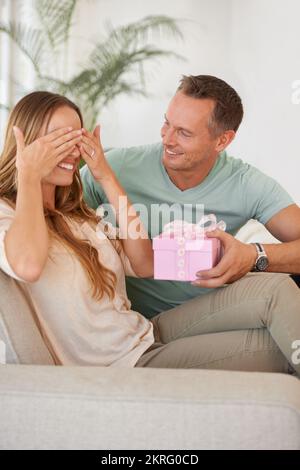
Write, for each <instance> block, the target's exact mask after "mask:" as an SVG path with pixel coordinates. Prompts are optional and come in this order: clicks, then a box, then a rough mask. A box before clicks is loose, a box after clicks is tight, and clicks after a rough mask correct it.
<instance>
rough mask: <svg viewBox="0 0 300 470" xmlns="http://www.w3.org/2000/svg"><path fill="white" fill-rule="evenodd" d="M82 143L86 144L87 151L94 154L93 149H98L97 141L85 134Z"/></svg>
mask: <svg viewBox="0 0 300 470" xmlns="http://www.w3.org/2000/svg"><path fill="white" fill-rule="evenodd" d="M82 143H83V144H84V145H85V146H86V147H85V148H86V150H87V152H88V153H89V154H90V155H92V154H93V151H96V147H97V145H96V143H95V142H94V141H93V140H92V139H90V138H89V137H85V136H84V135H83V136H82Z"/></svg>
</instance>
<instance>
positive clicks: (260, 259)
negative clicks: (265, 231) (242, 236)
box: [252, 243, 269, 272]
mask: <svg viewBox="0 0 300 470" xmlns="http://www.w3.org/2000/svg"><path fill="white" fill-rule="evenodd" d="M252 245H254V246H255V248H256V251H257V258H256V261H255V263H254V266H253V268H252V271H256V272H257V271H265V270H266V269H267V267H268V266H269V260H268V257H267V254H266V252H265V250H264V249H263V246H262V245H261V244H260V243H252Z"/></svg>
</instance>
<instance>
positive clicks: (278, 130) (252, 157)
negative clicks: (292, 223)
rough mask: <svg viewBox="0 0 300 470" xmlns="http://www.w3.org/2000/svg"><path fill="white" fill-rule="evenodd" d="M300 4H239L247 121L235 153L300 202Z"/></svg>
mask: <svg viewBox="0 0 300 470" xmlns="http://www.w3.org/2000/svg"><path fill="white" fill-rule="evenodd" d="M299 19H300V2H299V0H285V1H281V0H250V1H244V0H242V1H241V0H233V2H232V23H231V24H232V29H231V30H232V34H231V43H230V46H229V49H230V51H231V63H232V74H233V76H234V77H238V83H239V89H240V91H241V95H242V97H243V101H244V105H245V111H246V115H245V120H244V123H243V125H242V127H241V131H240V133H239V135H238V137H237V138H236V141H235V142H234V143H233V144H232V147H231V149H230V150H231V151H232V153H233V154H234V155H239V156H241V157H242V158H244V159H245V160H247V161H248V162H250V163H252V164H254V165H256V166H257V167H259V168H260V169H262V170H263V171H265V172H266V173H268V174H269V175H271V176H273V177H274V178H275V179H277V180H278V181H279V182H280V183H281V184H282V185H283V186H284V187H285V188H286V189H288V191H289V192H290V194H291V195H292V196H293V197H294V198H295V200H296V202H297V203H298V204H299V203H300V184H299V174H300V171H299V170H300V152H299V136H300V104H298V105H297V104H293V103H292V99H291V98H292V92H293V90H292V83H293V82H294V81H295V80H297V79H298V80H299V79H300V60H299V58H300V29H299Z"/></svg>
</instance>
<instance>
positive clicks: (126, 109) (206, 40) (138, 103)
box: [69, 0, 231, 146]
mask: <svg viewBox="0 0 300 470" xmlns="http://www.w3.org/2000/svg"><path fill="white" fill-rule="evenodd" d="M86 3H88V4H89V7H90V8H88V9H87V8H86ZM230 9H231V0H209V1H208V0H185V1H182V0H152V1H151V2H147V1H145V0H144V1H141V0H126V1H120V0H106V1H103V0H96V1H95V2H93V1H91V2H82V8H81V9H80V10H79V11H78V12H77V17H76V21H77V23H76V24H77V26H76V36H77V38H78V39H77V40H76V41H74V42H73V44H72V48H71V49H70V56H71V57H72V56H73V57H77V61H78V60H79V61H80V59H83V57H82V55H83V54H84V53H85V52H87V51H88V50H89V45H88V44H87V43H85V42H84V43H83V41H82V38H83V37H84V35H85V34H86V31H87V30H88V31H89V32H90V37H92V38H94V39H95V40H97V39H99V36H100V37H101V36H103V34H104V28H103V25H104V24H105V22H106V21H107V20H110V21H111V22H112V23H113V25H114V26H118V25H120V24H126V23H128V22H132V21H137V20H139V19H140V18H142V17H144V16H148V15H169V16H172V17H175V18H178V19H179V20H182V21H181V23H180V27H181V29H182V31H183V33H184V41H182V42H181V41H180V40H178V39H177V40H174V38H170V39H169V40H167V39H166V38H161V39H160V40H159V39H156V41H157V42H156V44H157V45H158V46H159V47H164V48H166V49H170V50H172V51H174V52H176V53H178V54H181V55H183V56H184V57H185V59H186V62H181V61H178V60H174V59H168V58H167V59H163V60H162V61H160V62H158V63H155V62H152V65H151V67H149V66H147V67H146V70H147V91H148V92H149V94H150V95H151V97H150V98H148V99H144V98H142V97H134V98H133V97H132V96H130V97H126V96H122V97H119V98H117V99H116V100H115V101H114V103H112V104H111V105H110V106H109V108H108V109H106V110H105V112H103V113H102V114H101V123H102V125H103V140H104V144H105V145H106V146H130V145H139V144H143V143H151V142H153V141H157V140H159V138H160V137H159V130H160V126H161V123H162V121H163V115H164V113H165V110H166V106H167V103H168V101H169V99H170V98H171V96H172V95H173V94H174V92H175V90H176V88H177V86H178V81H179V79H180V77H181V75H182V74H198V73H213V74H219V75H222V73H223V71H224V70H226V60H225V57H226V41H227V40H226V36H227V33H226V30H227V25H228V22H229V21H230ZM91 17H93V18H94V17H95V18H99V21H94V22H91ZM154 39H155V38H154ZM154 44H155V43H154ZM81 50H82V51H83V54H81V58H80V55H78V51H81ZM70 56H69V57H70Z"/></svg>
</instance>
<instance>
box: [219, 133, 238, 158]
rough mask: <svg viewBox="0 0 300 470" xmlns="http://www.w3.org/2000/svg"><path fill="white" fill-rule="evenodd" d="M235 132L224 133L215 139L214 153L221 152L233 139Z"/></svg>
mask: <svg viewBox="0 0 300 470" xmlns="http://www.w3.org/2000/svg"><path fill="white" fill-rule="evenodd" d="M235 134H236V133H235V131H233V130H230V131H225V132H223V133H222V134H221V135H220V136H219V137H218V138H217V144H216V151H217V152H218V153H220V152H222V151H223V150H224V149H225V148H226V147H228V145H229V144H230V143H231V142H232V141H233V139H234V138H235Z"/></svg>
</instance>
